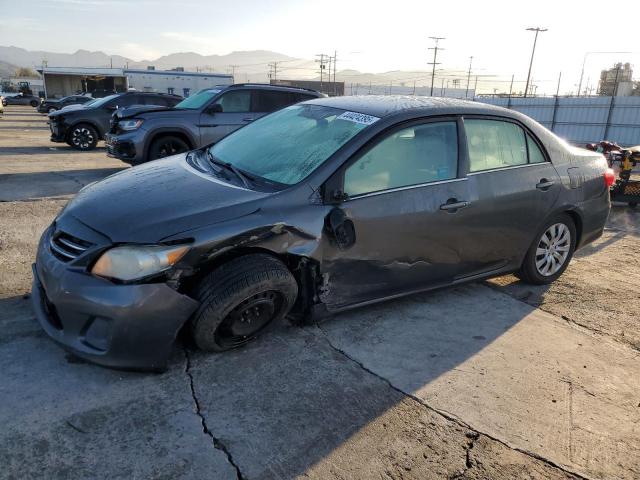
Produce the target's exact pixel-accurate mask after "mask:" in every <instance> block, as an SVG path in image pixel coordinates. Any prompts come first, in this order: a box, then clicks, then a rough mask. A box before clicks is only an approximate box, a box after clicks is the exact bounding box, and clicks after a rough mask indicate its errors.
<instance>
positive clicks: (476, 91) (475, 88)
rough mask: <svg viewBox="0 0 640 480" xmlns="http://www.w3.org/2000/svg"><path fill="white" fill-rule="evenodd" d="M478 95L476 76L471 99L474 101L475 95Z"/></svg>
mask: <svg viewBox="0 0 640 480" xmlns="http://www.w3.org/2000/svg"><path fill="white" fill-rule="evenodd" d="M477 93H478V75H476V83H475V85H474V86H473V98H474V100H475V98H476V94H477Z"/></svg>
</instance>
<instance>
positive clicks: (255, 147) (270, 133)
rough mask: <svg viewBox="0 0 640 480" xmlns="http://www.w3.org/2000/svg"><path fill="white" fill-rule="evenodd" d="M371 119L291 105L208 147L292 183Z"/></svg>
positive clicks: (253, 169)
mask: <svg viewBox="0 0 640 480" xmlns="http://www.w3.org/2000/svg"><path fill="white" fill-rule="evenodd" d="M359 117H366V118H367V121H366V122H363V121H360V120H358V118H359ZM354 118H356V120H354ZM375 120H377V119H376V118H375V117H371V116H367V115H361V114H357V113H354V112H345V111H344V110H342V109H339V108H331V107H325V106H321V105H312V104H305V105H293V106H290V107H287V108H284V109H282V110H279V111H277V112H274V113H272V114H270V115H266V116H264V117H262V118H260V119H258V120H256V121H255V122H253V123H250V124H249V125H247V126H245V127H243V128H241V129H239V130H236V131H235V132H234V133H232V134H231V135H229V136H227V137H225V138H223V139H222V140H220V141H219V142H218V143H216V144H215V145H213V146H212V147H210V148H209V152H210V153H211V154H212V155H213V156H214V157H215V158H217V159H219V160H222V161H224V162H229V163H231V164H233V165H234V166H235V167H237V168H239V169H241V170H243V171H245V172H247V173H249V174H252V175H257V176H260V177H263V178H266V179H268V180H271V181H273V182H278V183H281V184H284V185H293V184H295V183H298V182H300V181H301V180H303V179H304V178H306V177H307V176H308V175H310V174H311V173H312V172H313V171H314V170H315V169H316V168H318V167H319V166H320V165H321V164H322V163H323V162H324V161H325V160H327V159H328V158H329V157H330V156H331V155H333V154H334V153H335V152H336V151H337V150H338V149H339V148H340V147H341V146H342V145H344V144H345V143H347V142H348V141H349V140H350V139H351V138H353V137H354V136H355V135H356V134H358V133H359V132H360V131H362V130H363V129H365V128H366V127H367V126H368V125H370V124H371V123H373V122H375Z"/></svg>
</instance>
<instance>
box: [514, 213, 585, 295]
mask: <svg viewBox="0 0 640 480" xmlns="http://www.w3.org/2000/svg"><path fill="white" fill-rule="evenodd" d="M575 248H576V227H575V224H574V223H573V220H572V219H571V217H570V216H569V215H567V214H566V213H563V214H560V215H557V216H555V217H553V218H552V219H550V220H549V221H548V222H547V223H546V224H545V226H544V227H543V228H542V231H541V233H539V234H538V236H537V238H536V240H535V241H534V242H533V244H532V245H531V247H530V248H529V251H528V252H527V255H526V257H525V259H524V262H523V264H522V267H521V268H520V271H519V272H518V273H519V276H520V278H521V279H522V280H523V281H525V282H527V283H532V284H534V285H545V284H549V283H552V282H554V281H555V280H556V279H557V278H558V277H559V276H560V275H562V273H563V272H564V271H565V270H566V269H567V266H568V265H569V262H570V261H571V258H572V257H573V252H574V250H575Z"/></svg>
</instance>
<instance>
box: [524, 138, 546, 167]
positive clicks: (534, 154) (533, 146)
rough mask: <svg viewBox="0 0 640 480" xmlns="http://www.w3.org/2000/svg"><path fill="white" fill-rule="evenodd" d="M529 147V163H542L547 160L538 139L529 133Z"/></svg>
mask: <svg viewBox="0 0 640 480" xmlns="http://www.w3.org/2000/svg"><path fill="white" fill-rule="evenodd" d="M527 149H528V151H529V163H542V162H546V161H547V160H546V158H545V157H544V154H543V153H542V150H540V147H539V146H538V144H537V143H536V141H535V140H534V139H533V138H531V135H529V134H528V133H527Z"/></svg>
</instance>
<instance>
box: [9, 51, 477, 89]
mask: <svg viewBox="0 0 640 480" xmlns="http://www.w3.org/2000/svg"><path fill="white" fill-rule="evenodd" d="M274 62H275V64H276V77H277V78H279V79H293V78H297V79H318V78H319V77H318V64H317V63H316V62H315V61H313V60H309V59H301V58H294V57H290V56H288V55H285V54H282V53H277V52H271V51H268V50H251V51H239V52H231V53H229V54H227V55H201V54H199V53H195V52H180V53H172V54H170V55H164V56H161V57H159V58H156V59H153V60H142V61H135V60H133V59H130V58H126V57H123V56H120V55H107V54H106V53H104V52H100V51H98V52H91V51H88V50H78V51H76V52H75V53H54V52H47V51H30V50H26V49H24V48H19V47H14V46H9V47H6V46H0V77H8V76H11V75H12V72H13V71H15V68H16V67H30V68H34V69H35V68H39V67H41V66H42V65H43V63H45V64H46V65H48V66H50V67H53V66H56V67H114V68H124V67H128V68H142V69H144V68H147V67H148V66H154V67H156V68H157V69H170V68H175V67H184V69H185V70H191V71H212V72H219V73H233V74H234V77H235V80H236V81H237V82H266V81H268V80H269V78H270V77H269V74H270V72H271V73H272V68H273V67H270V66H269V64H273V63H274ZM438 76H439V77H440V78H447V80H451V82H453V80H454V79H455V78H457V79H458V80H457V81H456V82H455V85H453V84H451V85H449V86H450V87H452V88H453V87H454V86H458V87H460V88H465V87H466V76H465V74H464V72H459V71H440V72H438ZM325 79H326V77H325ZM336 80H338V81H344V82H345V84H346V86H347V88H349V87H350V86H351V84H353V86H358V87H356V88H365V89H366V87H368V86H369V85H378V86H389V85H396V86H398V85H402V86H406V87H412V86H413V85H414V82H415V85H416V86H427V85H430V82H431V75H430V72H427V71H403V70H395V71H390V72H383V73H364V72H360V71H357V70H338V71H337V72H336ZM447 80H445V82H446V81H447ZM443 86H444V85H443ZM436 87H438V88H439V87H441V80H437V81H436ZM351 88H352V89H353V87H351Z"/></svg>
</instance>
